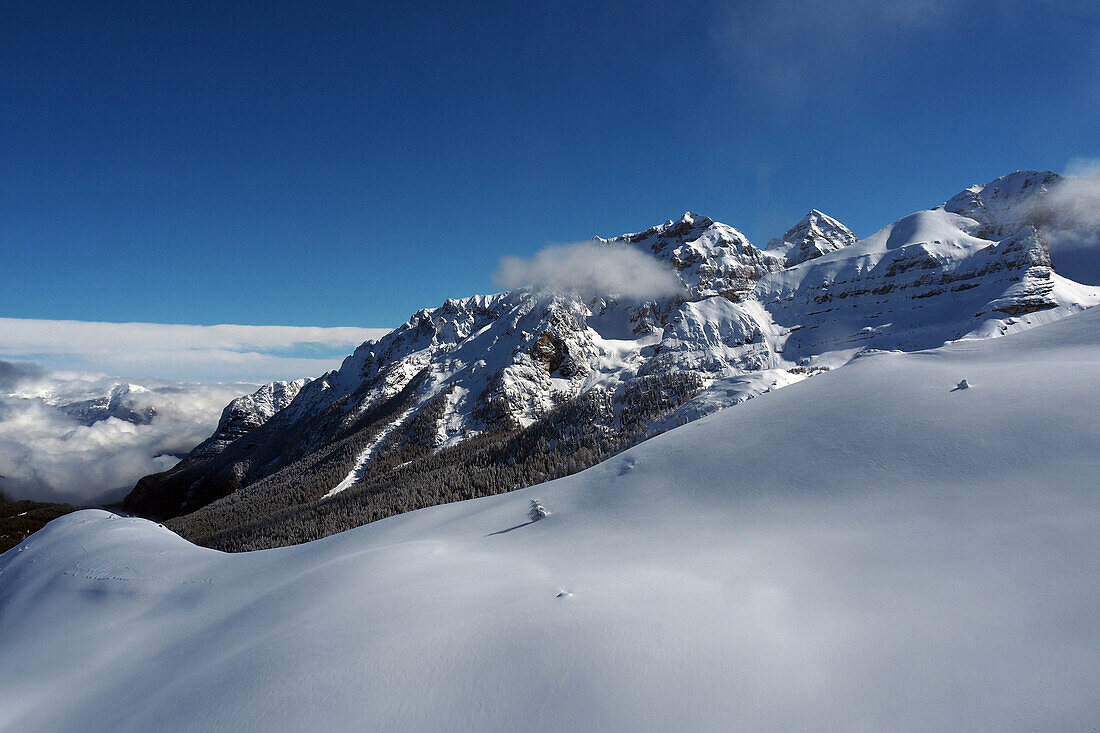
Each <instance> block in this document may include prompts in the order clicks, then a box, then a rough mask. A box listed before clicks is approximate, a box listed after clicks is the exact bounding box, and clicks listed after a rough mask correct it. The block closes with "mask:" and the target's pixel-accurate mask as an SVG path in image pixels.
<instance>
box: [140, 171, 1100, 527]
mask: <svg viewBox="0 0 1100 733" xmlns="http://www.w3.org/2000/svg"><path fill="white" fill-rule="evenodd" d="M1053 175H1054V174H1037V173H1032V174H1014V176H1015V177H1013V176H1009V177H1006V179H999V180H1000V181H1001V182H1000V183H998V182H994V183H993V184H988V185H987V186H984V187H974V188H972V189H968V190H967V191H964V192H963V193H962V194H960V195H959V196H956V197H955V198H953V199H952V200H951V201H950V202H948V204H946V205H944V206H940V207H936V208H935V209H931V210H928V211H922V212H917V213H916V214H913V215H910V216H907V217H904V218H902V219H899V220H898V221H896V222H894V223H893V224H891V225H889V226H887V227H885V228H883V229H882V230H880V231H879V232H876V233H875V234H873V235H872V236H870V237H868V238H867V239H864V240H861V241H855V236H854V235H853V234H852V233H851V231H850V230H848V229H847V228H846V227H844V225H843V224H841V223H840V222H837V221H836V220H835V219H832V218H830V217H827V216H826V215H824V214H822V213H821V212H818V211H816V210H815V211H811V212H810V214H808V215H807V216H806V217H804V218H803V220H802V221H800V222H799V223H798V224H796V225H795V226H794V227H792V228H791V229H790V230H788V232H787V233H786V234H785V235H784V237H783V238H782V239H781V240H779V242H778V243H776V244H775V245H774V247H773V248H772V249H770V250H769V251H764V250H760V249H758V248H757V247H755V246H754V245H753V244H752V243H751V242H749V241H748V239H747V238H745V236H744V235H743V234H741V233H740V232H739V231H737V230H736V229H734V228H732V227H729V226H727V225H725V224H721V223H718V222H714V221H713V220H711V219H709V218H707V217H704V216H700V215H698V214H692V213H688V214H685V215H684V216H683V217H682V218H680V219H679V220H678V221H673V220H669V221H666V222H665V223H664V224H661V225H658V226H655V227H652V228H650V229H646V230H645V231H642V232H638V233H634V234H624V235H622V236H619V237H615V238H611V239H598V240H596V241H598V242H599V243H601V244H602V245H605V246H608V247H632V248H637V249H639V250H641V251H643V252H646V253H648V254H650V255H652V256H654V257H655V258H657V259H658V260H660V261H663V262H665V263H667V265H668V267H669V268H670V269H671V270H672V271H674V272H675V273H676V275H677V276H678V278H679V279H680V281H681V283H682V285H683V290H682V292H681V293H680V294H678V295H674V296H670V297H665V298H660V299H656V300H650V301H646V302H634V301H629V300H624V299H621V298H614V297H610V296H604V297H600V296H597V297H591V298H584V297H582V296H580V295H578V294H576V293H554V292H543V291H537V290H528V289H523V290H516V291H512V292H507V293H499V294H495V295H479V296H473V297H469V298H463V299H454V300H448V301H446V302H445V303H444V304H443V305H441V306H439V307H438V308H432V309H424V310H421V311H418V312H417V313H415V314H414V315H413V317H412V318H411V319H409V321H408V322H407V323H405V324H404V325H402V326H401V327H399V328H397V329H395V330H394V331H392V332H391V333H390V334H388V335H387V336H385V337H383V338H382V339H381V340H379V341H377V342H367V343H365V344H363V345H362V346H360V347H359V348H358V349H356V350H355V352H354V353H353V354H352V355H350V356H349V357H348V358H347V359H345V361H344V363H343V364H342V365H341V367H340V369H338V370H336V371H333V372H330V373H328V374H326V375H324V376H322V377H320V378H318V379H316V380H314V381H313V382H310V383H309V384H306V385H305V386H303V387H302V388H301V390H300V391H299V392H298V393H297V396H296V397H294V398H293V399H292V401H291V402H290V404H288V405H286V406H285V407H284V408H283V409H281V410H278V411H276V412H274V415H273V416H269V419H267V420H266V422H264V423H263V424H262V425H260V426H259V427H252V428H249V427H248V426H249V425H250V424H251V423H250V422H249V418H248V415H249V414H251V413H249V411H248V410H247V409H245V410H244V411H243V414H242V417H241V418H240V420H239V421H237V420H235V418H234V417H233V410H232V409H230V408H227V415H226V416H223V422H224V423H225V425H224V426H223V427H224V430H223V429H222V427H220V428H219V430H220V431H222V438H221V439H220V440H225V439H231V438H232V436H233V431H234V430H235V429H237V428H238V427H239V428H240V429H244V430H245V432H244V433H243V434H242V435H241V437H238V438H236V439H235V440H233V441H232V442H231V443H230V444H229V445H227V446H224V450H222V451H221V452H220V453H219V454H218V455H217V456H216V457H215V458H214V459H212V460H210V461H209V462H208V463H206V464H205V465H204V466H203V467H202V470H201V471H192V472H191V473H190V474H188V475H187V476H186V479H187V481H188V482H190V483H189V484H188V488H187V491H186V492H185V493H186V495H187V497H188V499H187V501H188V502H189V504H188V506H187V507H183V506H176V507H175V508H173V509H171V510H170V511H171V512H173V513H177V514H178V513H180V512H181V511H184V510H187V511H190V508H193V507H194V506H195V504H194V502H196V501H199V500H200V499H201V500H202V501H209V500H211V498H217V497H218V496H222V495H225V494H227V493H229V492H232V491H236V490H238V489H240V488H242V487H247V486H249V485H251V484H253V483H256V482H260V481H262V482H266V483H265V486H266V487H267V488H265V491H268V490H271V488H270V487H271V486H273V485H274V484H273V483H272V482H276V483H277V476H276V475H277V474H278V475H283V474H281V473H280V472H282V471H283V470H284V469H287V470H288V471H290V469H291V468H293V467H294V466H295V465H304V463H298V462H308V461H321V462H322V463H324V465H325V466H326V468H325V471H326V472H335V473H338V474H339V476H338V478H337V479H336V480H335V481H333V485H336V484H337V483H339V484H341V485H343V484H345V483H347V482H345V481H341V480H340V479H343V478H345V475H350V473H349V472H350V471H351V470H353V468H354V469H355V470H359V469H361V468H362V466H363V463H364V462H370V461H382V463H383V464H384V463H385V461H386V460H387V455H390V454H392V455H397V453H395V452H394V451H398V449H399V448H400V447H401V446H402V445H407V444H409V443H410V442H415V443H417V444H418V445H421V446H423V447H424V448H425V449H429V450H438V449H440V448H443V447H449V446H455V445H458V444H459V443H462V442H464V441H466V440H468V439H470V438H472V437H474V436H478V435H485V434H496V433H500V434H506V433H508V432H509V431H516V430H520V429H526V428H532V427H533V426H539V425H548V424H553V425H555V426H558V427H555V428H554V429H555V430H556V429H559V428H560V429H566V428H562V427H560V425H559V423H557V422H548V421H546V420H545V418H547V417H548V416H550V415H552V414H553V413H554V411H555V410H557V409H559V408H563V407H564V406H569V405H582V407H578V408H577V410H576V411H575V414H576V415H584V416H585V417H584V420H585V425H584V426H583V429H584V430H592V431H628V430H629V431H634V432H633V433H632V434H634V433H638V434H645V433H646V431H647V430H649V431H652V430H659V429H664V428H663V427H661V426H665V427H667V425H668V422H667V420H666V419H665V418H668V419H675V421H677V422H679V421H682V420H686V419H692V418H694V417H698V416H701V415H703V414H706V413H707V412H711V411H713V410H714V409H720V408H721V407H722V406H725V405H726V404H734V403H736V402H739V401H742V400H744V399H747V398H750V397H752V396H753V395H755V394H760V393H761V392H763V391H766V390H768V389H771V388H774V387H776V386H782V385H784V384H789V383H792V382H794V381H797V380H798V379H802V378H805V377H806V376H807V375H809V374H813V373H817V372H818V371H823V370H825V369H827V368H829V366H830V365H838V364H842V363H844V362H845V361H846V360H848V359H850V358H851V357H852V356H853V355H854V354H855V353H857V352H858V351H860V350H863V349H868V348H878V349H921V348H929V347H934V346H938V345H941V344H942V343H944V342H945V341H947V340H950V339H957V338H961V337H964V336H967V335H993V334H996V333H1002V332H1005V331H1006V330H1010V328H1022V327H1025V326H1026V325H1027V322H1026V320H1022V319H1028V318H1035V317H1037V316H1039V315H1041V314H1042V313H1043V312H1046V311H1052V310H1054V309H1057V308H1062V310H1066V309H1068V308H1071V307H1083V306H1086V305H1091V304H1093V303H1096V302H1100V295H1098V294H1097V293H1096V292H1093V291H1087V292H1086V290H1084V289H1082V288H1081V287H1080V286H1078V285H1076V284H1074V283H1071V282H1069V281H1067V280H1065V279H1064V278H1060V277H1059V276H1058V275H1057V274H1056V273H1054V272H1053V270H1052V268H1051V263H1050V254H1049V250H1048V248H1047V246H1046V244H1045V241H1044V239H1043V235H1042V234H1041V232H1039V231H1036V230H1035V229H1034V228H1032V227H1031V226H1025V227H1020V228H1017V229H1012V226H1014V224H1013V222H1015V221H1017V220H1018V219H1019V220H1023V221H1027V220H1028V216H1030V214H1021V213H1020V211H1022V210H1023V209H1027V210H1028V211H1033V210H1034V206H1033V202H1034V201H1036V200H1039V199H1037V198H1036V197H1039V198H1041V197H1042V196H1043V193H1042V190H1043V187H1044V186H1049V185H1052V182H1054V179H1052V178H1051V176H1053ZM1008 179H1011V181H1008ZM1006 181H1007V182H1006ZM1009 184H1011V185H1009ZM951 209H958V211H953V210H951ZM1002 231H1009V234H1007V235H1005V236H1003V237H1001V236H998V235H997V234H996V233H997V232H1002ZM991 237H995V238H991ZM1043 317H1046V316H1043ZM746 375H750V376H751V375H757V377H759V378H757V377H752V378H748V379H746ZM712 387H714V390H715V391H714V392H710V391H708V390H711V388H712ZM284 394H286V395H289V394H290V392H289V391H287V392H285V393H284ZM689 401H690V402H689ZM685 403H688V404H685ZM231 408H232V406H231ZM647 425H649V426H650V427H648V428H647V427H646V426H647ZM575 427H576V426H574V427H570V428H568V429H575ZM367 433H369V435H367ZM371 436H374V437H371ZM215 437H217V436H215ZM211 440H214V438H212V439H211ZM333 446H337V447H338V448H334V447H333ZM340 446H344V447H340ZM353 446H359V447H358V448H354V447H353ZM364 446H365V447H364ZM387 451H390V452H391V453H390V454H387ZM398 452H399V451H398ZM322 455H323V456H325V457H324V458H323V461H322V459H320V458H317V456H322ZM402 455H403V454H402ZM402 460H403V459H402ZM309 465H310V466H314V464H313V463H310V464H309ZM316 465H321V464H320V463H318V464H316ZM402 465H403V464H402ZM334 466H335V468H334ZM356 467H358V468H356ZM309 470H310V471H313V470H314V469H313V468H310V469H309ZM341 471H342V473H341ZM286 475H289V474H286ZM325 475H326V476H327V475H328V473H326V474H325ZM150 478H155V477H150ZM173 480H174V481H176V484H177V485H178V484H179V483H180V481H181V480H182V479H181V478H180V477H176V478H174V479H173ZM326 480H327V479H326ZM143 481H144V480H143ZM155 483H156V482H155V481H153V482H152V483H150V484H148V485H146V486H145V487H143V491H144V493H145V495H147V496H148V495H151V494H152V493H155V491H154V488H155V486H154V484H155ZM139 488H142V487H141V485H140V484H139ZM332 488H333V487H332V486H326V487H322V488H321V489H318V492H317V495H316V496H311V497H307V499H306V500H309V501H315V500H319V499H320V498H321V496H322V495H325V494H326V492H328V493H329V494H330V495H331V491H330V489H332ZM311 490H312V489H311ZM136 491H137V490H135V492H136Z"/></svg>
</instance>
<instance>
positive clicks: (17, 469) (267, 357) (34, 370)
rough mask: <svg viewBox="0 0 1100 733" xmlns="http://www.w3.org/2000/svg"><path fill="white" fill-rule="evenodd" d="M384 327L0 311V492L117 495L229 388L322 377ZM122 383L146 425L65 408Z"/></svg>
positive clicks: (167, 462) (210, 427)
mask: <svg viewBox="0 0 1100 733" xmlns="http://www.w3.org/2000/svg"><path fill="white" fill-rule="evenodd" d="M385 333H386V329H378V328H354V327H347V328H309V327H294V326H238V325H222V326H188V325H175V324H158V323H99V322H86V321H48V320H33V319H18V318H0V492H3V493H4V494H5V495H6V496H8V497H9V498H12V499H35V500H39V501H64V502H68V503H72V504H78V505H87V506H99V505H104V504H109V503H112V502H116V501H119V500H120V499H122V498H123V497H124V496H125V495H126V494H127V493H128V492H129V491H130V489H132V488H133V486H134V484H135V483H136V482H137V480H138V479H140V478H141V477H142V476H145V475H147V474H150V473H155V472H158V471H163V470H166V469H168V468H170V467H171V466H173V465H175V463H176V462H178V461H179V457H180V456H183V455H186V454H187V453H188V452H189V451H190V450H191V449H192V448H194V447H195V446H196V445H198V444H199V443H201V442H202V441H203V440H205V439H206V438H207V437H209V435H210V434H211V433H212V432H213V431H214V429H215V428H216V427H217V424H218V419H219V417H220V416H221V412H222V409H223V408H224V407H225V406H226V405H227V404H228V403H229V401H230V400H232V399H233V398H235V397H239V396H240V395H242V394H247V393H250V392H253V391H255V389H256V388H257V386H258V385H259V384H261V383H264V382H269V381H272V380H275V379H296V378H299V377H316V376H319V375H321V374H323V373H325V372H327V371H329V370H330V369H334V368H336V367H338V366H339V365H340V361H341V360H342V359H343V357H344V356H345V355H347V354H348V353H350V352H351V351H352V350H353V349H354V348H355V347H356V346H358V345H359V344H361V343H362V342H364V341H366V340H368V339H376V338H379V337H381V336H382V335H383V334H385ZM118 375H130V376H126V377H122V376H118ZM119 384H123V385H125V384H132V385H138V386H139V387H140V388H144V389H135V390H132V391H131V394H130V395H129V396H128V397H126V406H127V407H129V408H131V409H132V410H134V411H136V412H143V411H146V410H149V409H150V408H151V409H152V410H153V411H154V412H155V416H154V417H153V419H152V420H151V421H149V422H148V424H143V425H138V424H134V423H133V422H129V421H127V420H124V419H119V418H117V417H110V418H107V419H105V420H99V421H97V422H94V423H92V424H90V425H89V424H82V421H81V420H79V419H78V418H76V417H74V416H72V415H70V414H68V413H67V412H66V411H65V409H64V408H65V407H66V406H67V405H72V404H74V403H79V402H83V401H86V400H94V399H100V398H103V397H105V396H106V395H107V394H108V393H109V392H110V391H111V389H112V388H113V387H115V386H116V385H119ZM84 422H87V421H86V420H85V421H84Z"/></svg>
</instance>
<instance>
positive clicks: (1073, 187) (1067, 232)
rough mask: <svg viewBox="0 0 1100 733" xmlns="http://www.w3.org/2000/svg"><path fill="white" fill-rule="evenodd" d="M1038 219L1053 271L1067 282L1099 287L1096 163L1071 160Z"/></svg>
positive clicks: (1099, 169)
mask: <svg viewBox="0 0 1100 733" xmlns="http://www.w3.org/2000/svg"><path fill="white" fill-rule="evenodd" d="M1042 206H1043V209H1044V211H1043V212H1042V218H1043V219H1045V220H1048V221H1051V222H1053V223H1054V224H1055V226H1051V227H1048V228H1046V229H1045V230H1044V233H1045V235H1046V237H1047V243H1048V244H1049V246H1050V256H1051V260H1052V262H1053V264H1054V269H1055V270H1056V271H1057V272H1058V274H1060V275H1065V276H1066V277H1068V278H1070V279H1071V280H1076V281H1078V282H1083V283H1087V284H1090V285H1097V284H1100V160H1097V159H1089V158H1074V159H1073V160H1071V161H1070V162H1069V164H1067V165H1066V178H1063V179H1062V180H1061V181H1060V182H1059V183H1058V185H1057V186H1055V187H1054V188H1052V189H1051V190H1050V192H1049V193H1048V194H1047V196H1046V199H1045V200H1044V201H1043V204H1042Z"/></svg>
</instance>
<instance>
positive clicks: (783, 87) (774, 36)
mask: <svg viewBox="0 0 1100 733" xmlns="http://www.w3.org/2000/svg"><path fill="white" fill-rule="evenodd" d="M962 8H964V4H963V3H962V2H961V0H915V1H914V2H903V3H890V2H881V1H880V0H799V1H797V2H793V3H787V4H784V5H782V6H780V5H776V4H774V3H768V2H739V3H721V4H717V5H716V6H715V17H714V19H713V22H712V23H711V24H710V25H709V28H710V36H711V39H710V40H711V45H712V48H713V51H714V52H715V53H716V54H717V57H718V59H719V60H720V61H721V62H722V65H723V66H724V67H725V68H726V69H727V70H728V71H729V72H730V73H731V74H732V76H733V77H734V78H735V79H737V80H738V81H739V82H740V83H742V84H744V85H745V86H746V89H747V90H749V91H752V92H754V93H756V94H763V95H766V97H767V98H769V99H773V100H776V101H781V102H784V103H788V104H793V103H800V102H802V101H803V97H804V95H805V93H806V92H807V90H809V89H811V88H815V87H820V86H822V85H836V84H844V83H847V80H848V79H849V77H851V76H852V73H851V71H852V70H857V71H865V70H866V69H869V68H873V67H868V66H867V64H866V55H867V54H868V52H869V50H870V49H872V48H875V47H878V46H879V45H880V44H881V42H882V39H883V38H884V37H887V36H889V37H892V38H893V37H897V36H898V35H899V34H907V35H914V36H916V35H918V34H929V33H932V32H934V30H935V29H936V28H937V27H939V26H940V25H942V24H943V23H946V22H950V20H951V19H952V18H953V17H954V16H955V15H956V13H958V12H959V11H960V10H961V9H962ZM840 69H844V70H845V71H846V72H848V73H843V74H842V73H839V70H840Z"/></svg>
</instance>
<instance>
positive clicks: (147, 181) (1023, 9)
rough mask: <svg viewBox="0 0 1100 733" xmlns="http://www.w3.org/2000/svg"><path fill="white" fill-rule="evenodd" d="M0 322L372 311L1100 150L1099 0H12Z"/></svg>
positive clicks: (319, 322)
mask: <svg viewBox="0 0 1100 733" xmlns="http://www.w3.org/2000/svg"><path fill="white" fill-rule="evenodd" d="M0 69H2V72H0V99H2V100H3V102H2V104H0V249H2V251H3V253H4V255H5V260H6V262H5V263H4V268H3V272H4V274H3V278H2V284H3V287H0V317H9V318H48V319H75V320H91V321H144V322H159V323H194V324H215V323H236V324H257V325H263V324H269V325H287V326H307V325H308V326H336V325H354V326H370V327H391V326H394V325H397V324H398V323H400V322H402V321H404V320H405V319H406V318H407V317H408V316H409V315H410V314H411V313H412V312H413V311H414V310H416V309H417V308H419V307H423V306H430V305H436V304H438V303H439V302H441V301H442V300H443V299H444V298H446V297H451V296H462V295H469V294H473V293H477V292H488V291H492V290H493V289H494V286H493V284H492V281H491V275H492V272H493V270H494V269H495V267H496V264H497V261H498V260H499V258H500V257H501V256H503V255H507V254H529V253H531V252H533V251H535V250H537V249H538V248H540V247H542V246H543V245H545V244H546V243H547V242H567V241H576V240H580V239H584V238H587V237H589V236H591V235H593V234H601V235H615V234H619V233H621V232H623V231H633V230H637V229H640V228H644V227H646V226H649V225H652V224H655V223H658V222H660V221H663V220H664V219H667V218H669V217H674V216H678V215H679V214H680V213H682V212H683V211H684V210H687V209H692V210H695V211H700V212H703V213H706V214H708V215H710V216H712V217H714V218H716V219H719V220H721V221H725V222H726V223H729V224H732V225H734V226H736V227H739V228H741V229H742V230H743V231H744V232H745V233H746V234H748V235H749V237H750V238H751V239H752V240H753V241H754V242H756V243H757V244H759V245H761V246H762V245H763V244H764V243H766V241H767V240H768V239H769V238H770V237H772V236H775V235H777V234H779V233H781V232H782V231H783V230H784V229H785V228H786V227H787V226H788V225H790V224H791V223H793V222H794V221H796V220H797V219H798V218H800V217H801V215H802V214H803V213H805V211H806V210H807V209H809V208H810V207H816V208H820V209H822V210H824V211H826V212H828V213H830V214H832V215H834V216H836V217H837V218H839V219H841V220H842V221H844V222H845V223H847V224H848V225H849V226H850V227H852V228H853V229H854V230H855V231H856V232H857V234H860V235H867V234H870V233H871V231H873V230H874V229H876V228H878V227H880V226H882V225H884V224H886V223H888V222H889V221H891V220H893V219H895V218H897V217H899V216H902V215H904V214H906V213H909V212H911V211H913V210H916V209H919V208H924V207H926V206H930V205H933V204H935V203H938V202H939V201H942V200H943V199H945V198H947V197H948V196H950V195H952V194H954V193H955V192H957V191H958V190H960V189H961V188H963V187H965V186H967V185H969V184H971V183H976V182H981V181H986V180H989V179H991V178H994V177H996V176H998V175H1001V174H1004V173H1007V172H1009V171H1011V170H1015V169H1019V168H1052V169H1054V170H1062V169H1064V167H1065V166H1066V164H1067V162H1068V161H1069V160H1071V159H1073V158H1090V157H1093V158H1094V157H1098V156H1100V134H1098V130H1100V123H1098V120H1100V6H1097V4H1096V3H1095V2H1059V3H1055V2H1042V1H1037V2H1026V3H1024V2H1012V1H1009V2H996V3H992V2H990V3H984V2H966V3H962V2H934V1H928V2H917V3H906V4H904V5H903V6H899V4H895V3H876V2H867V1H866V0H855V1H853V2H846V3H829V2H801V3H800V2H790V3H783V4H782V5H779V4H774V3H762V2H761V3H697V4H694V3H655V2H642V3H611V2H608V3H561V2H558V3H539V4H528V3H502V4H499V5H496V4H492V3H450V4H447V3H439V4H417V3H401V4H396V3H395V4H393V5H392V6H390V7H384V6H382V5H381V4H370V3H348V4H338V3H308V4H307V3H293V4H286V5H283V4H279V3H265V4H253V3H245V2H233V3H225V2H211V3H203V2H193V3H186V4H184V3H146V2H133V3H110V2H104V3H87V2H81V3H72V4H58V3H50V2H33V3H4V4H3V5H2V6H0Z"/></svg>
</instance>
